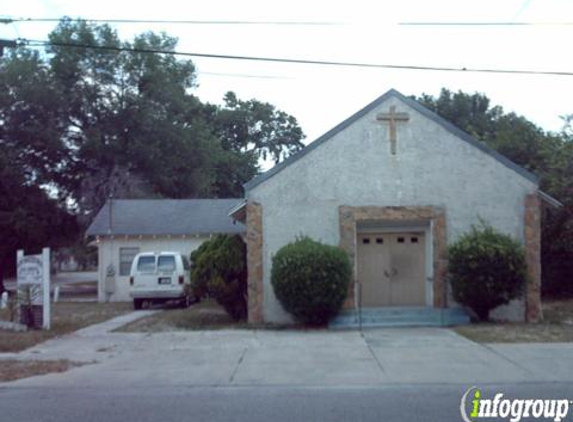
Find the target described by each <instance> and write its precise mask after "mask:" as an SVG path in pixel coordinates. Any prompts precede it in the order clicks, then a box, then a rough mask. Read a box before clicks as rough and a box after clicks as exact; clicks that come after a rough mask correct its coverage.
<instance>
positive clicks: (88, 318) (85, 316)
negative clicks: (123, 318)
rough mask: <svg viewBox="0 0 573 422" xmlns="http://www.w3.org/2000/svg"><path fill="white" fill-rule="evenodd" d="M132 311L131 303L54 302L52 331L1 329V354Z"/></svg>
mask: <svg viewBox="0 0 573 422" xmlns="http://www.w3.org/2000/svg"><path fill="white" fill-rule="evenodd" d="M131 310H132V304H131V303H96V302H58V303H54V304H52V328H51V330H49V331H44V330H31V331H27V332H23V333H20V332H12V331H4V330H0V352H19V351H21V350H24V349H27V348H28V347H32V346H34V345H36V344H38V343H41V342H43V341H45V340H48V339H50V338H52V337H56V336H59V335H63V334H67V333H71V332H73V331H76V330H78V329H80V328H83V327H86V326H88V325H92V324H97V323H98V322H102V321H105V320H108V319H110V318H113V317H116V316H118V315H122V314H125V313H127V312H130V311H131ZM8 318H9V313H8V311H7V310H6V309H3V310H1V311H0V319H3V320H8ZM0 362H1V361H0Z"/></svg>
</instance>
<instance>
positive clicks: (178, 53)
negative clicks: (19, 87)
mask: <svg viewBox="0 0 573 422" xmlns="http://www.w3.org/2000/svg"><path fill="white" fill-rule="evenodd" d="M20 43H23V44H28V45H31V46H43V47H47V46H52V47H67V48H83V49H94V50H103V51H116V52H130V53H143V54H166V55H172V56H183V57H197V58H209V59H225V60H241V61H251V62H253V61H261V62H268V63H286V64H306V65H317V66H338V67H354V68H378V69H397V70H424V71H441V72H472V73H495V74H512V75H546V76H573V72H568V71H546V70H522V69H487V68H471V67H445V66H417V65H396V64H382V63H362V62H342V61H330V60H310V59H292V58H280V57H261V56H243V55H232V54H211V53H196V52H184V51H174V50H160V49H153V48H127V47H116V46H102V45H93V44H81V43H69V42H60V41H43V40H20Z"/></svg>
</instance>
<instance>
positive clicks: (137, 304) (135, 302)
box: [133, 299, 143, 311]
mask: <svg viewBox="0 0 573 422" xmlns="http://www.w3.org/2000/svg"><path fill="white" fill-rule="evenodd" d="M142 305H143V300H141V299H133V309H135V310H136V311H139V310H140V309H141V306H142Z"/></svg>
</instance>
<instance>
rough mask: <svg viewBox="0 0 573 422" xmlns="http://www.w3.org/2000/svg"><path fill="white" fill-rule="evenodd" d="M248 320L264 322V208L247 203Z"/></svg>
mask: <svg viewBox="0 0 573 422" xmlns="http://www.w3.org/2000/svg"><path fill="white" fill-rule="evenodd" d="M247 271H248V292H247V294H248V304H247V305H248V320H249V323H251V324H256V323H261V322H263V207H262V205H261V204H259V203H257V202H250V201H249V202H247Z"/></svg>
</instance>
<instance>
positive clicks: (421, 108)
mask: <svg viewBox="0 0 573 422" xmlns="http://www.w3.org/2000/svg"><path fill="white" fill-rule="evenodd" d="M391 97H395V98H398V99H399V100H400V101H402V102H404V103H405V104H406V105H408V106H410V107H412V108H413V109H414V110H416V111H417V112H418V113H420V114H422V115H423V116H424V117H426V118H428V119H430V120H432V121H433V122H435V123H437V124H438V125H440V126H442V127H443V128H444V129H446V130H447V131H449V132H450V133H452V134H453V135H455V136H456V137H458V138H459V139H461V140H462V141H465V142H467V143H468V144H470V145H472V146H474V147H476V148H477V149H479V150H480V151H482V152H484V153H486V154H488V155H489V156H491V157H493V158H494V159H496V160H497V161H499V162H500V163H502V164H503V165H504V166H506V167H508V168H509V169H511V170H513V171H515V172H516V173H517V174H519V175H520V176H522V177H524V178H525V179H527V180H529V181H531V182H533V183H539V178H538V177H537V176H536V175H535V174H533V173H531V172H530V171H529V170H526V169H525V168H523V167H521V166H519V165H517V164H515V163H514V162H513V161H511V160H510V159H509V158H507V157H505V156H503V155H501V154H500V153H499V152H497V151H496V150H494V149H493V148H491V147H489V146H488V145H486V144H484V143H483V142H480V141H478V140H477V139H476V138H474V137H473V136H471V135H469V134H468V133H466V132H464V131H463V130H461V129H460V128H458V127H456V126H454V125H453V124H452V123H450V122H448V121H447V120H446V119H444V118H443V117H440V116H439V115H437V114H436V113H434V112H433V111H431V110H429V109H428V108H426V107H424V106H423V105H422V104H420V103H419V102H417V101H415V100H413V99H411V98H408V97H406V96H404V95H403V94H401V93H399V92H398V91H396V90H395V89H391V90H390V91H388V92H386V93H385V94H384V95H382V96H380V97H378V98H377V99H376V100H374V101H373V102H371V103H370V104H368V105H367V106H366V107H364V108H363V109H362V110H360V111H358V112H357V113H355V114H353V115H352V116H350V117H349V118H348V119H346V120H344V121H343V122H342V123H340V124H338V125H337V126H335V127H334V128H332V129H331V130H329V131H328V132H326V133H325V134H324V135H322V136H321V137H319V138H318V139H316V140H315V141H314V142H311V143H310V144H308V145H307V146H306V147H304V148H303V149H302V150H300V151H299V152H297V153H296V154H294V155H291V156H290V157H289V158H287V159H286V160H284V161H282V162H281V163H279V164H277V165H276V166H274V167H273V168H271V169H270V170H268V171H267V172H265V173H263V174H261V175H259V176H257V177H255V178H253V179H252V180H250V181H249V182H247V183H245V184H244V185H243V187H244V188H245V192H247V191H249V190H250V189H252V188H254V187H255V186H257V185H260V184H261V183H263V182H264V181H266V180H268V179H270V178H271V177H273V176H274V175H275V174H277V173H279V172H280V171H281V170H282V169H284V168H285V167H288V166H289V165H291V164H292V163H294V162H295V161H298V160H300V159H301V158H302V157H304V156H305V155H306V154H308V153H309V152H310V151H312V150H313V149H315V148H317V147H319V146H320V145H321V144H323V143H324V142H326V141H328V140H329V139H330V138H332V137H333V136H334V135H336V134H337V133H339V132H341V131H342V130H344V129H346V128H347V127H348V126H350V125H351V124H353V123H354V122H356V121H357V120H359V119H360V118H362V117H364V116H365V115H366V114H368V113H369V112H370V111H372V110H373V109H375V108H376V107H378V106H379V105H380V104H382V103H383V102H384V101H386V100H388V99H389V98H391Z"/></svg>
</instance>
